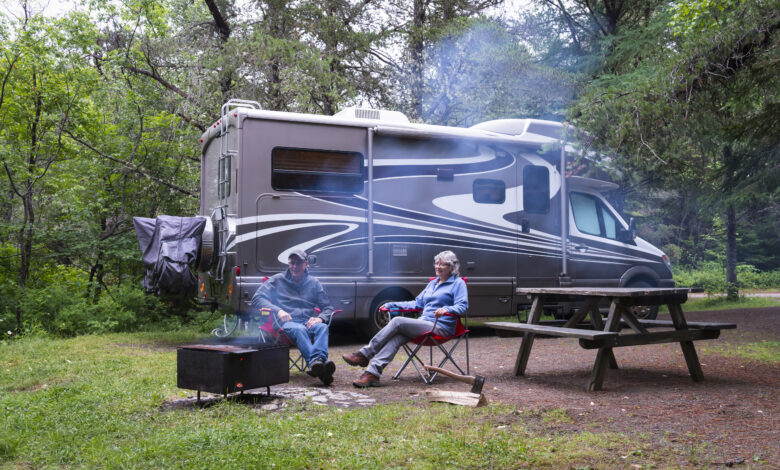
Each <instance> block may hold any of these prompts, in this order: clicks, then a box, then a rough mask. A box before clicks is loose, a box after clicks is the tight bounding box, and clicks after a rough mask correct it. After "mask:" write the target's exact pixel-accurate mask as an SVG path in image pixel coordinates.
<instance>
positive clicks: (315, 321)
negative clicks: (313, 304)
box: [306, 317, 322, 330]
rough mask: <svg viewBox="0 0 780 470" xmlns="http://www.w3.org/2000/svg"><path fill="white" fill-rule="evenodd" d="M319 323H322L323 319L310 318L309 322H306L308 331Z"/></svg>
mask: <svg viewBox="0 0 780 470" xmlns="http://www.w3.org/2000/svg"><path fill="white" fill-rule="evenodd" d="M317 323H322V318H320V317H311V318H309V320H308V321H307V322H306V329H307V330H308V329H309V328H311V327H312V326H314V325H316V324H317Z"/></svg>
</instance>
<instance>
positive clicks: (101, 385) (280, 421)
mask: <svg viewBox="0 0 780 470" xmlns="http://www.w3.org/2000/svg"><path fill="white" fill-rule="evenodd" d="M195 338H196V333H194V332H183V333H175V334H168V333H156V334H155V333H145V334H107V335H95V336H81V337H76V338H70V339H46V338H35V337H25V338H20V339H17V340H15V341H10V342H9V341H6V342H0V467H8V468H26V467H35V468H38V467H80V468H118V467H122V468H225V467H227V468H239V467H244V468H312V467H317V468H410V467H411V468H539V467H546V468H560V467H563V468H615V467H620V468H628V467H629V466H634V467H636V468H649V467H667V466H676V465H677V464H678V463H679V459H680V458H684V454H683V455H681V454H680V452H681V451H680V450H679V449H674V448H671V447H664V445H660V446H659V443H658V442H657V441H656V440H654V439H653V438H652V437H650V436H638V435H629V434H623V433H615V432H592V431H590V430H589V429H590V428H591V426H590V424H589V423H583V422H579V423H575V420H573V419H572V417H570V416H569V415H568V414H567V412H566V411H565V410H562V409H552V410H536V411H534V410H530V411H528V412H524V410H517V409H515V408H513V407H509V406H504V405H501V404H492V405H490V406H487V407H484V408H478V409H472V408H466V407H456V406H451V405H446V404H425V403H419V402H411V401H405V402H399V403H397V404H392V405H378V406H374V407H371V408H367V409H362V408H361V409H352V410H341V409H336V408H332V407H321V406H317V405H314V404H312V403H306V402H301V403H299V404H296V405H291V406H289V407H288V408H287V409H285V410H284V411H265V410H260V409H258V408H254V407H252V406H249V405H246V404H241V403H238V402H231V401H222V402H220V403H218V404H216V405H215V406H212V407H208V408H204V409H189V408H187V409H178V410H168V411H166V409H164V408H163V405H164V404H165V403H166V402H168V401H170V400H172V399H175V398H182V397H184V396H186V395H188V394H189V392H187V391H183V390H179V389H177V388H176V387H175V383H176V371H175V363H176V352H175V349H174V348H172V347H171V346H172V345H175V344H176V343H179V342H186V341H191V340H193V339H195ZM593 429H600V428H599V427H597V426H594V427H593Z"/></svg>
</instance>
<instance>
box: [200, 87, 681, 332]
mask: <svg viewBox="0 0 780 470" xmlns="http://www.w3.org/2000/svg"><path fill="white" fill-rule="evenodd" d="M360 113H363V114H367V116H360ZM561 131H562V125H561V124H559V123H555V122H549V121H540V120H500V121H490V122H487V123H482V124H479V125H477V126H474V127H472V128H468V129H467V128H452V127H444V126H432V125H424V124H412V123H409V122H408V120H406V118H405V117H403V115H401V114H400V113H389V114H388V113H386V112H379V111H376V110H355V109H350V110H347V111H345V112H342V113H339V114H337V115H335V116H318V115H307V114H296V113H284V112H275V111H264V110H260V109H259V106H255V107H247V106H246V103H245V102H242V103H239V104H238V106H236V104H235V103H232V102H231V103H228V104H226V105H225V106H224V107H223V113H222V119H221V120H220V121H218V122H217V123H216V124H214V126H212V128H210V129H209V130H208V131H207V132H205V133H204V134H203V136H202V139H201V142H202V178H201V207H200V213H201V215H202V216H204V217H206V218H207V219H208V220H209V223H208V224H207V229H206V232H205V233H204V240H203V243H202V249H201V253H200V261H199V263H200V273H199V274H200V283H199V284H200V292H199V294H198V297H199V300H200V301H201V302H202V303H210V304H212V305H216V306H219V307H220V308H221V309H223V310H226V311H232V312H236V313H248V312H249V311H250V308H251V307H250V301H251V298H252V296H253V295H254V293H255V290H256V289H257V288H258V286H259V285H260V284H261V283H262V282H263V280H264V279H265V278H266V277H268V276H271V275H273V274H275V273H278V272H280V271H283V270H285V269H286V263H287V257H288V253H289V252H290V251H291V250H293V249H303V250H305V251H306V252H307V253H308V254H309V255H310V256H311V257H312V259H311V261H310V266H309V271H310V273H311V274H312V275H314V276H317V277H318V278H319V279H320V280H321V281H322V283H323V285H324V286H325V289H326V291H327V292H328V294H329V296H330V298H331V301H332V303H333V304H334V306H335V307H336V308H337V309H342V310H343V313H341V314H340V315H339V316H338V317H337V320H338V321H340V322H345V321H346V322H358V323H359V324H360V325H361V326H362V327H363V330H364V332H366V333H368V334H371V333H373V332H375V331H377V329H378V328H380V327H381V326H382V324H383V321H382V319H381V318H379V317H378V315H377V310H378V307H379V306H380V305H381V304H382V303H383V302H385V301H388V300H406V299H411V298H413V297H414V296H415V295H416V294H417V293H418V292H420V291H421V290H422V289H423V287H424V286H425V285H426V284H427V283H428V281H429V279H430V277H431V273H432V272H433V266H432V263H433V257H434V256H435V255H436V254H437V253H439V252H441V251H443V250H452V251H453V252H455V253H456V255H457V256H458V258H459V260H460V263H461V266H460V274H461V275H462V276H463V277H465V278H467V282H468V287H469V304H470V308H469V315H471V316H500V315H513V314H515V313H516V312H517V309H518V306H519V305H521V304H525V303H527V299H525V298H518V297H517V296H516V295H515V289H516V288H517V287H553V286H576V287H588V286H603V287H615V286H628V285H648V286H650V285H652V286H659V287H666V286H673V285H674V281H673V280H672V273H671V269H670V266H669V263H668V259H667V258H666V257H665V255H664V254H663V253H662V252H661V251H660V250H658V249H657V248H655V247H653V246H652V245H650V244H649V243H647V242H646V241H644V240H642V239H640V238H635V237H633V236H630V235H629V234H630V232H631V230H630V229H632V227H630V225H629V224H628V223H626V221H625V220H623V219H622V218H621V216H620V215H619V214H618V213H617V211H615V210H614V209H613V208H612V207H611V205H610V204H609V203H608V202H607V200H606V199H605V198H604V197H603V195H602V192H603V191H605V190H609V189H614V188H616V185H614V184H612V183H608V182H603V181H598V180H592V179H587V178H579V177H569V178H566V179H565V180H562V179H561V171H560V170H561V158H560V154H561V152H560V150H558V149H560V140H559V139H560V133H561ZM564 148H565V147H564ZM562 186H564V187H565V191H566V193H567V195H568V197H566V198H564V199H563V204H562V201H561V192H562V191H561V189H562V188H561V187H562ZM562 230H565V231H566V232H568V237H564V239H566V238H568V239H567V241H566V243H565V244H562V242H561V238H562V237H561V234H562ZM564 246H565V249H563V250H562V248H563V247H564Z"/></svg>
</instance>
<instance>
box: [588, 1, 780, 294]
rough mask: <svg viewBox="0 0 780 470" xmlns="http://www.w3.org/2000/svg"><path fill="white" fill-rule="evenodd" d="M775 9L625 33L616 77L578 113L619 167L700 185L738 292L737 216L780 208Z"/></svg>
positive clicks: (683, 11) (657, 19)
mask: <svg viewBox="0 0 780 470" xmlns="http://www.w3.org/2000/svg"><path fill="white" fill-rule="evenodd" d="M778 12H780V9H778V8H777V2H762V1H744V2H732V1H729V0H723V1H717V0H713V1H702V2H697V1H686V2H679V3H677V4H675V6H673V7H671V8H669V9H667V8H663V9H661V10H659V11H657V12H656V14H655V16H654V17H653V21H652V22H651V23H650V24H648V26H646V27H642V28H639V29H636V30H633V31H627V32H625V33H624V34H621V35H618V37H617V39H616V42H615V49H614V52H613V54H612V55H611V57H610V64H609V67H608V68H607V70H610V71H612V73H604V74H602V75H601V76H599V78H598V79H597V80H596V81H594V83H593V84H592V86H590V87H589V89H588V90H587V93H586V94H585V95H584V96H583V98H582V99H581V100H580V102H579V104H578V106H577V107H576V109H575V110H574V117H575V119H576V123H577V124H578V125H579V126H581V127H583V128H585V129H587V130H588V131H590V132H591V133H592V135H593V136H595V138H596V141H597V142H598V143H599V144H601V145H602V150H603V151H607V152H609V153H610V155H611V158H612V159H613V161H612V164H613V165H616V166H620V167H621V168H625V169H629V170H632V171H637V172H640V173H641V174H644V175H647V176H648V178H649V179H650V180H651V181H654V182H656V184H657V185H658V186H661V187H667V188H675V187H696V188H700V189H701V190H702V191H703V192H704V193H705V194H706V197H705V199H706V200H707V201H708V202H709V205H710V207H712V208H714V209H716V210H718V211H721V212H722V213H723V214H724V221H725V232H726V234H725V241H726V256H725V258H726V272H727V282H729V283H730V284H731V286H732V288H731V289H730V294H731V295H735V294H736V283H737V279H736V263H737V254H736V246H737V223H738V218H739V215H740V212H741V211H742V212H744V211H743V209H748V208H749V207H750V206H755V205H756V204H763V205H767V204H768V205H769V206H775V207H776V205H777V202H778V189H777V181H778V164H777V162H778V159H777V152H778V136H779V135H780V132H779V131H780V119H778V112H777V110H778V101H779V100H780V79H779V78H778V76H779V74H778V67H777V63H778V61H777V59H778V53H779V52H780V49H779V48H778V42H779V40H778V38H777V29H778V27H779V26H780V13H778ZM759 201H761V202H759Z"/></svg>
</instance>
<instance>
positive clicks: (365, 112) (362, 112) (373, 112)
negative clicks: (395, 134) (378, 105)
mask: <svg viewBox="0 0 780 470" xmlns="http://www.w3.org/2000/svg"><path fill="white" fill-rule="evenodd" d="M355 117H356V118H358V119H377V120H378V119H379V110H378V109H366V108H355Z"/></svg>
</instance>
